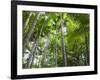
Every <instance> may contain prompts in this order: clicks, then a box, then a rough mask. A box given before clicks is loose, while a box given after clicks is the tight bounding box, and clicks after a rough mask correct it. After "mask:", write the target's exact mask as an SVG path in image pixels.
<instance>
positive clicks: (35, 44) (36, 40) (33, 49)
mask: <svg viewBox="0 0 100 80" xmlns="http://www.w3.org/2000/svg"><path fill="white" fill-rule="evenodd" d="M45 21H46V19H44V21H43V23H42V26H41V27H40V28H39V30H38V33H37V36H36V39H35V42H34V44H33V46H32V50H31V55H33V56H35V54H34V53H35V49H36V47H37V44H38V40H39V36H40V35H41V33H42V29H43V27H44V24H45ZM32 60H34V57H33V59H32ZM32 62H33V61H32ZM31 64H32V63H31ZM29 65H30V64H29ZM30 68H31V66H30Z"/></svg>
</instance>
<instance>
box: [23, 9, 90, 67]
mask: <svg viewBox="0 0 100 80" xmlns="http://www.w3.org/2000/svg"><path fill="white" fill-rule="evenodd" d="M89 19H90V16H89V14H84V13H81V14H80V13H67V12H39V11H38V12H36V11H23V12H22V20H23V40H22V41H23V53H22V66H23V68H25V69H28V68H50V67H67V66H68V67H69V66H89V65H90V61H89V60H90V51H89V48H90V46H89V45H90V42H89V41H90V32H89V31H90V30H89V27H90V20H89Z"/></svg>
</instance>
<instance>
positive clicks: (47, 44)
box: [41, 36, 50, 67]
mask: <svg viewBox="0 0 100 80" xmlns="http://www.w3.org/2000/svg"><path fill="white" fill-rule="evenodd" d="M49 43H50V38H49V36H47V41H46V43H45V47H44V49H43V52H42V56H43V57H42V61H41V63H42V64H41V65H42V67H45V66H44V65H45V59H46V53H47V49H48V46H49Z"/></svg>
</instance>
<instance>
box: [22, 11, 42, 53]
mask: <svg viewBox="0 0 100 80" xmlns="http://www.w3.org/2000/svg"><path fill="white" fill-rule="evenodd" d="M39 16H40V14H39V13H37V14H36V16H35V18H34V20H33V22H32V26H31V27H30V29H29V32H28V33H27V37H26V38H25V39H24V43H23V44H24V46H23V53H24V52H25V48H26V45H27V44H28V42H29V39H30V37H31V35H32V32H33V29H34V28H35V25H36V23H37V20H38V18H39Z"/></svg>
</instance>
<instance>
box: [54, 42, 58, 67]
mask: <svg viewBox="0 0 100 80" xmlns="http://www.w3.org/2000/svg"><path fill="white" fill-rule="evenodd" d="M54 59H55V66H56V67H57V43H55V45H54Z"/></svg>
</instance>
